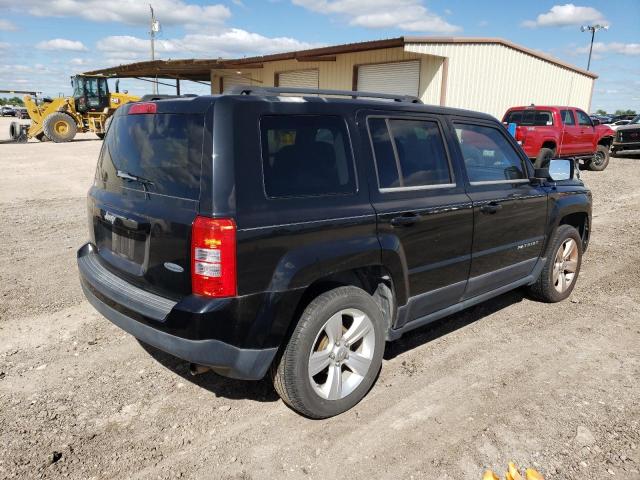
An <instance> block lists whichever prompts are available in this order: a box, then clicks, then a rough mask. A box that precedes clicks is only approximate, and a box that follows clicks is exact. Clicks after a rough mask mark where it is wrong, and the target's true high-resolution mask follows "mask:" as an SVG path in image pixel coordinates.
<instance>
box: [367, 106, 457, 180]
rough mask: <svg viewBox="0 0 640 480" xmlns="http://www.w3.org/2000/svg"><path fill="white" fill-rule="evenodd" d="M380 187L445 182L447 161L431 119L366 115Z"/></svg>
mask: <svg viewBox="0 0 640 480" xmlns="http://www.w3.org/2000/svg"><path fill="white" fill-rule="evenodd" d="M368 123H369V132H370V134H371V141H372V143H373V151H374V154H375V160H376V169H377V172H378V183H379V186H380V188H381V189H386V188H412V187H429V186H438V185H449V184H451V183H452V177H451V172H450V170H449V162H448V160H447V154H446V151H445V147H444V142H443V139H442V135H441V133H440V128H439V127H438V124H437V123H436V122H435V121H429V120H400V119H385V118H370V119H369V122H368Z"/></svg>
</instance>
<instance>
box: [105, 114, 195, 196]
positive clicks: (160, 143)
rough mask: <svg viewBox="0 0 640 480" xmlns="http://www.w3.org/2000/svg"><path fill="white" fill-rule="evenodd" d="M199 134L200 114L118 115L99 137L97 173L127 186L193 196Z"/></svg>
mask: <svg viewBox="0 0 640 480" xmlns="http://www.w3.org/2000/svg"><path fill="white" fill-rule="evenodd" d="M203 132H204V115H202V114H156V115H118V116H116V117H113V123H112V125H111V126H110V127H109V132H108V134H107V136H106V137H105V140H104V145H103V148H102V153H101V155H100V161H99V165H98V169H99V171H100V172H99V173H100V174H101V177H103V178H104V179H105V180H106V181H113V182H114V183H119V184H120V183H121V184H123V186H126V187H127V188H132V189H137V190H146V191H148V192H151V193H159V194H162V195H170V196H173V197H180V198H188V199H193V200H197V199H198V197H199V195H200V171H201V167H202V141H203V134H204V133H203ZM118 171H120V172H121V173H120V174H118ZM126 175H128V176H132V177H138V178H139V179H141V181H135V180H132V179H127V178H122V177H123V176H126Z"/></svg>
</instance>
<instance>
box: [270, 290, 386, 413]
mask: <svg viewBox="0 0 640 480" xmlns="http://www.w3.org/2000/svg"><path fill="white" fill-rule="evenodd" d="M384 344H385V332H384V322H383V319H382V312H381V311H380V308H379V307H378V305H377V304H376V302H375V301H374V300H373V298H372V297H371V295H369V294H367V292H365V291H364V290H361V289H360V288H356V287H351V286H349V287H339V288H336V289H334V290H330V291H328V292H325V293H323V294H322V295H320V296H318V297H317V298H315V299H314V300H313V301H312V302H311V303H310V304H309V305H308V306H307V308H306V309H305V310H304V312H303V313H302V316H301V317H300V320H299V322H298V324H297V325H296V328H295V330H294V332H293V334H292V336H291V338H290V340H289V342H288V344H287V345H286V347H285V349H284V351H283V352H282V354H281V355H280V357H279V358H278V359H276V361H275V362H274V364H273V366H272V368H271V375H272V379H273V385H274V388H275V390H276V391H277V392H278V394H279V395H280V397H281V398H282V400H283V401H284V402H285V403H286V404H287V405H288V406H289V407H291V408H292V409H293V410H296V411H297V412H299V413H301V414H303V415H305V416H307V417H309V418H328V417H332V416H334V415H338V414H340V413H342V412H345V411H347V410H349V409H350V408H352V407H353V406H355V405H356V404H357V403H358V402H360V400H362V398H363V397H364V396H365V395H366V394H367V392H368V391H369V389H370V388H371V386H372V385H373V384H374V382H375V380H376V378H377V375H378V372H379V371H380V367H381V366H382V355H383V353H384ZM314 372H315V373H314Z"/></svg>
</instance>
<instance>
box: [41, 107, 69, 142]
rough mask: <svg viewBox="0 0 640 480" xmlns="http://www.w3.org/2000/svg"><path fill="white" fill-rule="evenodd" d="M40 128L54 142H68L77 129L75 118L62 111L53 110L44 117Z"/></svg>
mask: <svg viewBox="0 0 640 480" xmlns="http://www.w3.org/2000/svg"><path fill="white" fill-rule="evenodd" d="M42 129H43V130H44V134H45V135H46V136H47V137H48V138H50V139H51V140H53V141H54V142H56V143H62V142H70V141H71V140H73V138H74V137H75V136H76V133H77V131H78V127H77V126H76V122H75V120H74V119H73V118H72V117H71V115H67V114H66V113H64V112H54V113H52V114H51V115H49V116H48V117H47V118H45V119H44V122H43V125H42Z"/></svg>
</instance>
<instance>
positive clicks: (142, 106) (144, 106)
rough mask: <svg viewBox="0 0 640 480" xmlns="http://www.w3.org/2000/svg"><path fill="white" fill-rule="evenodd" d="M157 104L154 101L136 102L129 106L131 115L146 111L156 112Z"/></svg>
mask: <svg viewBox="0 0 640 480" xmlns="http://www.w3.org/2000/svg"><path fill="white" fill-rule="evenodd" d="M157 108H158V107H157V105H156V104H155V103H153V102H143V103H134V104H133V105H131V107H129V111H128V112H127V113H128V114H129V115H140V114H144V113H156V110H157Z"/></svg>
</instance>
